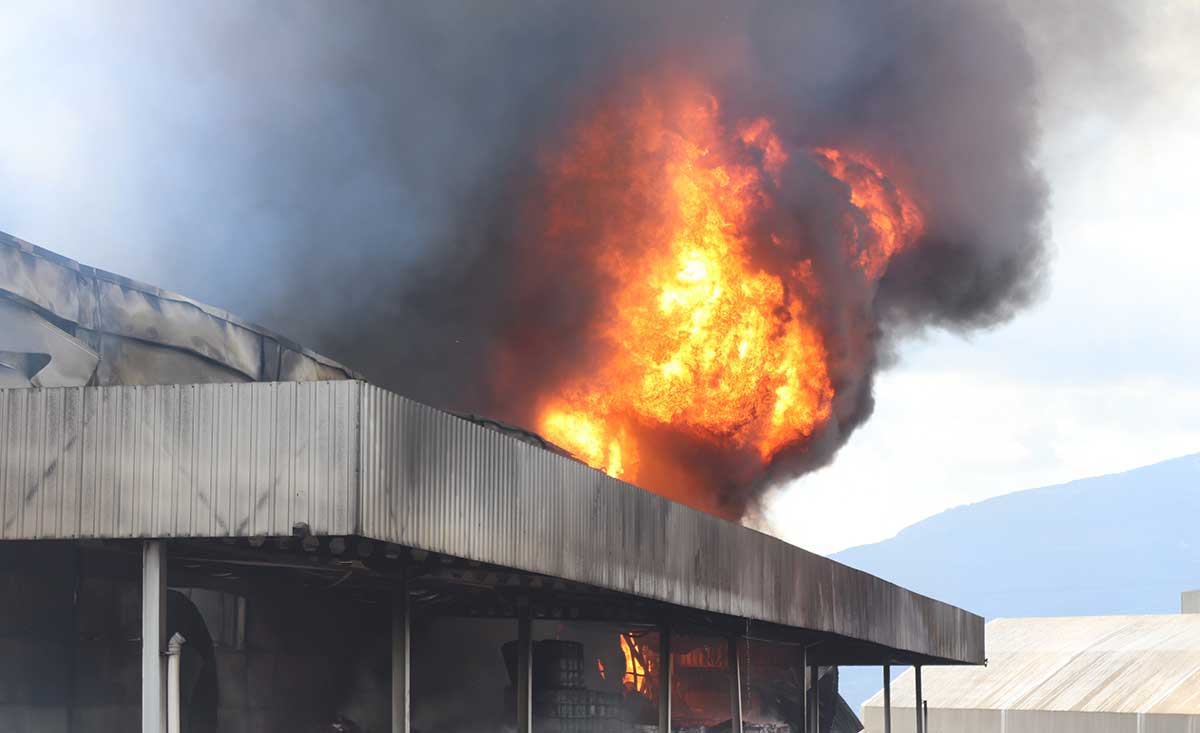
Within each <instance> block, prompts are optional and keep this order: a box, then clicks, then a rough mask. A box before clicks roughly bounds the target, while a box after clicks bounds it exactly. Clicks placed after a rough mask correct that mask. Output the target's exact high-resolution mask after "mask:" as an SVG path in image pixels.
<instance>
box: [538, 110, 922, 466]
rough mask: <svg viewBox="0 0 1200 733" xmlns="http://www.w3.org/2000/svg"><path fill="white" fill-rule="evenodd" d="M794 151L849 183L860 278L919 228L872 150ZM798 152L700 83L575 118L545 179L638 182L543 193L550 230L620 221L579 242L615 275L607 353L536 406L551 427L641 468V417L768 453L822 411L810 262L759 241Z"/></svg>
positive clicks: (565, 440)
mask: <svg viewBox="0 0 1200 733" xmlns="http://www.w3.org/2000/svg"><path fill="white" fill-rule="evenodd" d="M802 154H811V155H813V156H814V158H815V159H817V161H818V162H820V163H821V164H822V166H823V167H824V168H825V169H826V171H827V172H828V173H829V175H831V176H832V177H834V178H837V179H839V180H841V181H842V182H843V183H845V184H846V185H847V186H848V187H849V189H850V203H851V204H852V205H853V206H854V207H856V208H857V209H858V210H859V212H861V214H862V218H863V219H864V220H865V221H866V222H867V225H868V228H869V230H870V231H869V233H868V232H864V231H858V228H855V230H854V231H853V232H852V235H853V237H852V239H853V242H852V245H853V251H852V252H851V253H850V256H851V258H852V260H853V261H854V263H855V264H856V266H857V267H859V268H860V269H861V270H862V271H863V273H864V274H865V275H866V276H867V277H869V278H872V279H877V278H879V277H881V276H882V274H883V271H884V269H885V268H886V266H887V262H888V259H889V258H890V257H891V256H892V255H893V254H894V253H895V252H897V251H899V250H900V249H901V248H902V247H904V246H906V245H907V244H908V243H909V242H911V241H912V240H913V239H914V238H915V237H916V236H917V235H918V234H919V233H920V231H921V228H922V217H921V214H920V212H919V210H918V209H917V208H916V206H915V205H914V204H913V203H912V201H911V200H910V199H909V197H908V196H907V195H906V194H904V193H903V192H901V191H899V189H897V188H896V187H895V186H894V185H892V184H891V183H890V182H889V181H888V179H887V178H886V177H885V176H884V175H883V173H882V171H881V170H880V169H879V168H878V167H877V166H876V165H875V164H874V163H873V162H871V160H870V159H868V158H867V157H866V156H863V155H859V154H855V155H850V154H847V153H843V152H841V151H838V150H835V149H832V148H822V149H819V150H817V151H815V152H814V153H802ZM789 159H790V156H789V151H788V149H787V148H785V146H784V145H783V143H782V142H781V141H780V139H779V137H778V136H777V135H776V133H775V132H774V127H773V124H772V122H771V121H770V120H769V119H767V118H759V119H756V120H753V121H750V122H747V123H744V124H741V125H739V126H738V130H737V133H736V134H731V133H730V132H728V131H727V130H726V128H725V127H724V125H723V123H722V122H721V120H720V117H719V105H718V103H717V101H716V100H715V98H713V97H712V96H711V95H709V94H707V93H705V92H703V91H702V90H697V89H695V88H694V87H693V88H690V89H688V91H685V92H683V93H682V94H680V95H679V96H678V98H677V99H675V100H664V99H662V98H658V97H655V96H654V95H646V96H644V97H643V99H642V102H641V104H640V105H638V106H636V108H634V109H629V108H625V109H619V110H615V111H614V110H612V109H609V110H608V111H606V112H605V113H602V114H601V115H599V116H598V117H597V119H594V120H592V121H591V123H590V124H588V125H585V126H583V128H582V129H581V130H580V131H579V132H578V135H577V137H576V138H575V139H574V141H573V144H572V146H571V147H570V148H569V149H568V151H567V153H566V155H564V156H563V157H562V158H561V159H559V160H557V161H555V162H554V163H553V164H552V165H553V169H552V170H551V172H550V175H551V178H552V181H553V184H554V185H553V187H552V191H553V189H557V188H560V187H561V188H563V189H564V190H578V189H580V188H581V187H586V186H588V185H589V184H591V183H594V182H596V181H597V180H601V181H603V182H605V183H611V182H612V180H613V178H612V177H613V176H620V177H621V179H620V183H621V187H622V190H626V191H628V195H627V197H626V198H624V199H622V200H621V201H618V202H617V205H616V206H613V205H611V204H612V202H609V201H607V200H606V201H603V202H600V203H599V204H598V206H603V207H604V210H603V211H597V212H579V211H576V210H573V209H572V208H571V207H570V206H568V205H563V206H561V207H558V208H555V207H554V205H553V204H552V205H551V213H550V222H549V226H548V231H547V234H549V235H559V236H561V235H562V232H563V231H570V230H571V226H572V225H573V223H577V222H579V221H583V220H584V219H585V218H586V217H588V216H593V217H594V216H603V217H605V218H606V220H608V219H611V222H610V223H609V224H607V225H606V226H604V227H603V229H602V231H603V234H601V235H600V236H599V240H600V241H589V242H583V243H581V244H582V245H586V247H585V248H583V251H584V252H585V253H586V254H585V256H589V257H594V259H595V268H596V270H597V274H598V275H599V276H601V277H607V278H611V279H612V281H613V282H614V283H616V287H615V289H614V291H613V292H612V295H611V298H610V300H609V301H608V303H607V309H606V310H605V314H604V315H605V317H604V324H603V325H602V326H600V327H599V329H600V332H599V334H598V336H599V337H600V340H602V341H603V342H604V343H606V344H607V345H608V351H607V353H606V354H605V355H604V356H603V357H602V358H601V359H600V361H599V363H596V364H594V368H593V370H592V372H591V373H590V374H588V375H586V377H581V378H578V379H576V380H575V381H573V382H571V383H568V384H566V385H564V386H563V387H562V388H560V390H559V391H558V393H557V394H556V395H554V396H552V397H550V398H549V399H547V400H546V401H545V402H544V403H543V404H542V405H541V406H540V408H539V417H538V429H539V431H540V432H541V433H542V434H543V435H544V436H545V437H546V438H548V439H549V440H551V441H553V442H555V443H557V444H558V445H560V446H562V447H563V448H565V449H566V450H568V451H570V452H572V453H573V454H575V455H576V456H577V457H579V458H580V459H581V460H583V461H585V462H586V463H588V464H589V465H591V466H594V467H596V468H599V469H601V470H603V471H605V472H607V473H608V474H610V475H612V476H615V477H618V478H622V479H625V480H628V481H638V480H639V472H640V461H639V451H638V440H637V439H636V435H637V434H638V432H639V430H641V429H643V428H647V427H648V428H651V429H652V428H653V427H654V426H658V425H662V426H666V425H669V426H670V427H671V429H673V430H677V431H683V432H686V433H688V434H690V435H692V436H693V437H696V438H699V439H701V440H706V441H711V442H712V443H714V444H719V445H721V446H722V447H730V446H731V447H733V448H735V449H739V450H742V449H744V450H747V451H752V452H753V453H755V454H757V456H758V459H759V460H761V461H764V462H765V461H769V460H770V459H771V458H773V457H774V456H775V455H776V453H777V452H778V451H779V450H780V449H781V448H782V447H784V446H785V445H789V444H792V443H794V442H796V441H800V440H803V439H806V438H808V437H810V436H811V435H812V434H813V433H814V431H816V430H817V429H818V428H819V427H820V426H821V425H822V424H823V423H825V421H827V420H828V419H829V417H830V414H831V409H832V401H833V397H834V386H833V384H832V381H831V379H830V369H829V365H828V364H829V356H828V354H827V353H826V347H825V342H824V339H823V337H822V334H821V332H820V331H819V329H818V327H817V325H816V324H817V321H816V319H815V318H813V317H812V316H811V315H810V312H811V309H812V308H813V307H814V306H815V305H818V304H819V303H820V298H821V292H820V286H819V284H818V283H816V281H815V278H814V277H813V275H812V264H811V262H808V261H800V262H795V263H793V265H792V266H791V267H790V269H789V270H788V271H784V272H777V271H770V270H768V269H765V268H764V267H763V265H761V264H760V263H758V262H756V260H755V258H754V257H753V256H752V255H753V252H754V248H755V247H760V248H761V247H762V246H763V245H762V241H761V238H762V237H763V235H762V233H761V232H760V231H757V230H756V229H755V226H756V224H757V222H758V220H759V219H760V215H761V214H762V213H763V212H765V211H768V210H770V208H771V207H772V206H774V205H775V204H774V201H773V198H772V192H773V190H774V186H776V185H778V184H779V179H780V176H781V174H782V172H783V170H784V168H785V166H786V165H787V163H788V161H789ZM613 161H623V162H622V163H621V164H615V163H613ZM614 168H616V170H612V169H614ZM868 234H869V236H868ZM779 241H780V240H779V239H778V238H777V235H774V234H771V235H770V242H769V243H773V244H775V245H778V244H779ZM646 478H647V479H649V478H650V477H646ZM650 484H651V485H649V486H648V488H650V489H653V490H662V488H663V487H659V486H655V485H653V482H650Z"/></svg>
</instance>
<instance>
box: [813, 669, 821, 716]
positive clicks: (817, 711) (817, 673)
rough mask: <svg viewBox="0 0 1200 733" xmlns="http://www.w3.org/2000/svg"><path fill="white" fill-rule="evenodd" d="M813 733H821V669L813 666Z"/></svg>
mask: <svg viewBox="0 0 1200 733" xmlns="http://www.w3.org/2000/svg"><path fill="white" fill-rule="evenodd" d="M811 709H812V713H811V714H812V733H821V668H820V667H818V666H817V665H815V664H814V665H813V666H812V706H811Z"/></svg>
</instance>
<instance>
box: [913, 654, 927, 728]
mask: <svg viewBox="0 0 1200 733" xmlns="http://www.w3.org/2000/svg"><path fill="white" fill-rule="evenodd" d="M913 672H914V673H915V674H916V677H915V678H914V679H915V682H916V687H917V689H916V694H917V704H916V705H914V706H913V707H914V708H916V711H917V733H925V720H924V717H925V716H923V715H921V707H922V705H921V703H922V701H923V698H922V697H921V665H919V664H917V665H914V666H913Z"/></svg>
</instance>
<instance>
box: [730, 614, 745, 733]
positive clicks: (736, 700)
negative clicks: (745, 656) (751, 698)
mask: <svg viewBox="0 0 1200 733" xmlns="http://www.w3.org/2000/svg"><path fill="white" fill-rule="evenodd" d="M729 731H730V733H742V656H741V655H740V654H738V646H737V637H736V636H731V637H729Z"/></svg>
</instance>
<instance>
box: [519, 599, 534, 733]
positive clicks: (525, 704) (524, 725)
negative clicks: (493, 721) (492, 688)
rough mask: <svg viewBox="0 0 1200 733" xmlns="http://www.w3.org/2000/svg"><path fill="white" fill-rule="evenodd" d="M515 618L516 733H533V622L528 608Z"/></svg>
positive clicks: (520, 611)
mask: <svg viewBox="0 0 1200 733" xmlns="http://www.w3.org/2000/svg"><path fill="white" fill-rule="evenodd" d="M518 613H519V616H518V617H517V690H516V692H517V733H533V620H532V619H531V618H530V616H529V606H528V605H522V606H521V608H520V610H519V612H518Z"/></svg>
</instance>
